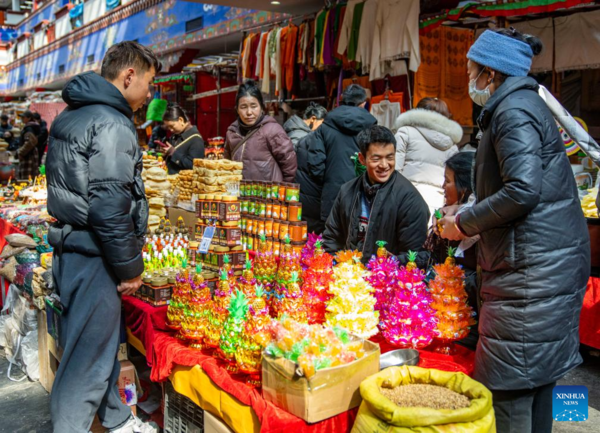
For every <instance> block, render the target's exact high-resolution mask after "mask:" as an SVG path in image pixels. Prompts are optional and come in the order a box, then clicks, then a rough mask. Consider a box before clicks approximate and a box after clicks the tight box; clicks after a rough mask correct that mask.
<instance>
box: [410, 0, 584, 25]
mask: <svg viewBox="0 0 600 433" xmlns="http://www.w3.org/2000/svg"><path fill="white" fill-rule="evenodd" d="M594 3H595V0H496V1H465V2H462V3H460V4H459V5H458V6H457V7H456V8H454V9H447V10H443V11H441V12H440V13H437V14H432V15H429V16H427V17H422V18H421V20H420V22H419V29H420V31H421V33H426V32H428V31H431V30H433V29H435V28H437V27H439V26H441V25H442V23H444V22H445V21H460V20H461V19H463V18H465V17H467V16H471V17H472V16H479V17H513V16H520V15H528V14H541V13H549V12H554V11H557V10H560V9H570V8H575V7H580V6H584V5H593V4H594Z"/></svg>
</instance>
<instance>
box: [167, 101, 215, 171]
mask: <svg viewBox="0 0 600 433" xmlns="http://www.w3.org/2000/svg"><path fill="white" fill-rule="evenodd" d="M163 124H164V125H165V127H166V128H167V129H168V130H169V131H170V132H171V133H172V134H173V135H172V136H171V139H170V140H169V141H167V142H166V143H164V145H162V144H161V143H162V142H160V143H158V144H159V146H161V147H162V148H163V151H164V153H165V155H166V161H167V168H168V169H169V174H177V173H179V172H180V171H181V170H192V169H193V168H194V159H202V158H204V141H203V140H202V136H201V135H200V132H198V128H196V127H195V126H193V125H192V124H191V123H190V119H189V118H188V116H187V113H186V112H185V110H184V109H183V108H181V107H180V106H179V105H177V104H169V105H168V106H167V111H166V112H165V114H164V116H163Z"/></svg>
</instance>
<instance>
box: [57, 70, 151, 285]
mask: <svg viewBox="0 0 600 433" xmlns="http://www.w3.org/2000/svg"><path fill="white" fill-rule="evenodd" d="M62 97H63V99H64V101H65V102H66V103H67V104H68V107H67V108H66V109H65V110H64V111H63V112H62V113H61V114H60V115H59V116H58V117H57V118H56V120H54V122H53V123H52V128H51V131H50V139H49V150H48V158H47V164H46V172H47V176H48V211H49V213H50V214H51V215H52V216H53V217H55V218H56V219H57V220H58V221H59V224H58V226H57V227H54V228H53V229H52V230H51V232H50V233H49V240H50V242H51V243H52V244H53V246H55V247H56V246H57V241H56V240H57V239H59V238H60V234H61V232H62V233H66V231H65V230H64V229H62V226H64V225H66V226H67V227H68V228H70V227H72V228H73V230H74V231H73V233H71V234H70V235H68V236H67V237H66V238H65V239H64V242H63V251H67V252H79V253H84V254H91V255H101V256H104V258H105V259H106V261H107V262H108V263H109V265H110V266H111V268H112V270H113V271H114V273H115V276H116V277H117V278H118V279H119V280H129V279H132V278H135V277H137V276H139V275H141V274H142V272H143V271H144V263H143V260H142V254H141V253H142V247H143V244H144V236H145V233H146V227H147V224H148V202H147V201H146V196H145V193H144V184H143V182H142V178H141V172H142V153H141V151H140V148H139V146H138V142H137V135H136V132H135V127H134V125H133V122H132V120H131V118H132V116H133V111H132V110H131V107H130V106H129V104H128V103H127V101H126V100H125V98H124V97H123V95H122V94H121V92H120V91H119V90H118V89H117V88H116V87H115V86H113V85H112V84H111V83H109V82H108V81H106V80H105V79H104V78H102V77H101V76H99V75H97V74H95V73H93V72H86V73H83V74H80V75H78V76H76V77H74V78H73V79H72V80H70V81H69V82H68V83H67V85H66V86H65V88H64V90H63V92H62ZM57 232H58V233H57Z"/></svg>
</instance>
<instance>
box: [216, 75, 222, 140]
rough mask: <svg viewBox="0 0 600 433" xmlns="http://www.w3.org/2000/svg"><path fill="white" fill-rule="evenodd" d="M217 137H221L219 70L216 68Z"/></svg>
mask: <svg viewBox="0 0 600 433" xmlns="http://www.w3.org/2000/svg"><path fill="white" fill-rule="evenodd" d="M217 90H218V93H217V136H221V68H219V67H218V66H217Z"/></svg>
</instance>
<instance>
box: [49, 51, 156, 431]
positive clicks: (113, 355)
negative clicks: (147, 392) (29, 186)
mask: <svg viewBox="0 0 600 433" xmlns="http://www.w3.org/2000/svg"><path fill="white" fill-rule="evenodd" d="M159 71H160V62H159V61H158V59H157V58H156V56H155V55H154V54H153V53H152V51H150V50H149V49H148V48H146V47H144V46H142V45H140V44H138V43H137V42H132V41H125V42H120V43H118V44H115V45H113V46H112V47H110V49H109V50H108V51H107V53H106V56H105V57H104V60H103V61H102V67H101V75H97V74H96V73H95V72H84V73H83V74H80V75H77V76H76V77H74V78H73V79H71V80H70V81H69V82H68V83H67V84H66V86H65V88H64V89H63V92H62V97H63V100H64V101H65V102H66V103H67V104H68V106H69V107H68V108H67V109H66V110H64V111H63V112H62V113H61V114H60V115H59V116H58V117H57V118H56V120H54V122H53V123H52V128H51V131H50V144H49V149H48V161H47V164H46V172H47V175H48V212H49V213H50V214H51V215H52V216H53V217H54V218H56V219H57V223H56V224H54V225H52V226H51V227H50V229H49V233H48V240H49V242H50V244H51V245H52V246H53V247H54V259H53V266H52V272H53V277H54V281H55V287H56V289H57V292H58V294H59V295H60V302H61V304H62V305H63V307H64V309H63V313H62V316H61V319H60V320H61V329H60V332H61V333H60V341H61V346H62V347H63V348H64V353H63V356H62V360H61V362H60V366H59V368H58V371H57V373H56V379H55V381H54V384H53V387H52V395H51V401H50V410H51V414H52V422H53V424H54V433H86V432H88V431H89V430H90V426H91V425H92V420H93V418H94V415H96V414H98V417H99V418H100V421H101V422H102V425H103V426H104V427H105V428H107V429H108V430H109V432H112V433H115V432H119V433H132V432H133V433H138V432H142V433H146V432H156V431H157V429H156V428H154V427H151V426H150V425H148V424H143V423H142V422H141V421H140V420H139V419H138V418H136V417H134V416H133V415H132V414H131V408H129V407H128V406H126V405H125V404H123V403H122V401H121V397H120V395H119V389H118V387H117V379H118V378H119V371H120V363H119V361H118V360H117V352H118V348H119V340H120V325H121V295H133V294H134V293H135V292H136V291H137V290H138V289H139V288H140V286H141V284H142V279H141V275H142V273H143V272H144V261H143V259H142V248H143V246H144V241H145V234H146V229H147V223H148V212H149V208H148V202H147V200H146V196H145V193H144V184H143V181H142V177H141V173H142V167H143V165H142V153H141V151H140V147H139V145H138V140H137V134H136V130H135V126H134V124H133V122H132V120H131V119H132V118H133V113H134V112H136V111H137V110H139V109H140V108H142V107H143V106H144V104H145V103H146V101H147V100H148V98H149V97H150V95H151V91H150V87H151V85H152V83H153V81H154V75H155V74H156V73H157V72H159Z"/></svg>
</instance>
